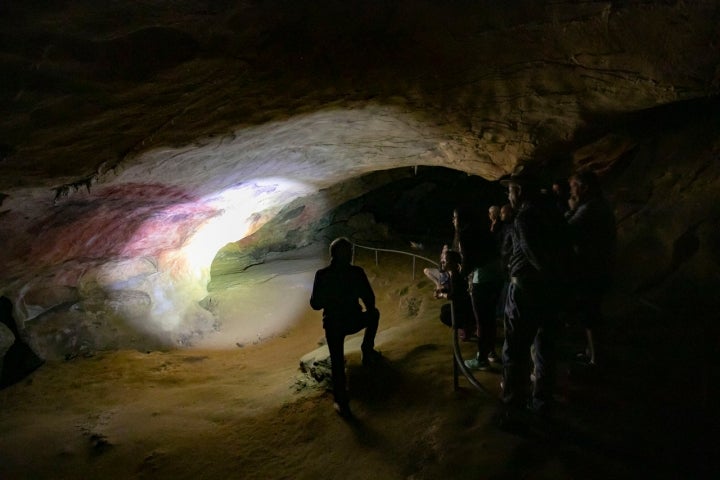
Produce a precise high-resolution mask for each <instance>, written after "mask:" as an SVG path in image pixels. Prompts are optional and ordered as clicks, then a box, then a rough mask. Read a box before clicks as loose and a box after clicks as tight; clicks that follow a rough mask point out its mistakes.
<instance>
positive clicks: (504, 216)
mask: <svg viewBox="0 0 720 480" xmlns="http://www.w3.org/2000/svg"><path fill="white" fill-rule="evenodd" d="M512 217H513V209H512V207H511V206H510V204H509V203H506V204H505V205H503V206H502V208H500V220H501V221H503V222H509V221H510V220H512Z"/></svg>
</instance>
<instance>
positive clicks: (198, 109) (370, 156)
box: [0, 0, 720, 321]
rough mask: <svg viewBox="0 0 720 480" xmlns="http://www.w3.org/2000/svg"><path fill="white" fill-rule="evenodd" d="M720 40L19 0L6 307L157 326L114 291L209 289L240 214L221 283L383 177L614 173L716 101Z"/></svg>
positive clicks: (490, 22) (650, 24)
mask: <svg viewBox="0 0 720 480" xmlns="http://www.w3.org/2000/svg"><path fill="white" fill-rule="evenodd" d="M718 25H720V6H718V5H717V3H716V2H710V1H706V2H702V1H700V2H674V1H632V0H628V1H620V2H615V1H613V2H609V1H588V2H549V1H519V0H518V1H508V2H495V1H456V2H445V1H419V0H412V1H410V0H406V1H402V0H398V1H369V2H368V1H363V2H356V1H344V2H335V1H314V2H298V1H289V0H270V1H204V2H203V1H172V2H170V1H135V2H123V1H107V2H96V1H89V0H78V1H69V0H68V1H47V2H25V1H14V0H9V1H4V2H2V4H0V112H1V113H2V115H0V198H2V204H1V207H0V219H1V220H2V222H3V225H2V227H1V231H0V233H1V234H2V241H3V244H4V245H3V249H2V250H3V251H2V252H0V259H2V262H3V264H4V265H6V268H4V269H3V273H2V274H0V290H2V291H4V292H5V294H7V295H9V296H11V297H12V299H13V300H14V301H15V302H16V303H17V309H18V312H17V313H18V315H19V316H20V317H21V319H23V320H27V321H30V320H32V319H33V318H37V317H38V316H40V315H43V314H45V313H46V312H48V311H49V310H51V309H52V308H56V307H57V306H58V305H74V304H77V303H76V302H78V301H79V300H78V299H85V301H86V303H87V299H88V298H100V297H97V296H94V295H95V293H93V292H95V291H96V290H97V288H100V287H98V286H101V287H102V288H103V289H104V290H105V293H104V294H103V295H104V296H103V297H102V298H104V299H105V300H103V301H106V300H107V298H108V295H110V297H112V295H116V297H118V298H120V299H119V300H117V298H115V297H112V298H115V300H117V301H118V302H119V303H120V304H122V305H125V306H126V307H127V308H130V309H135V310H138V311H143V309H144V308H149V307H147V304H148V302H149V304H152V303H153V297H152V295H150V298H149V299H144V298H145V297H142V298H143V300H138V298H140V297H133V296H132V295H130V294H128V293H127V292H128V290H122V289H121V290H122V291H121V293H117V290H113V288H115V287H112V288H111V286H112V285H116V284H117V283H118V282H120V283H122V282H127V281H128V279H136V280H137V279H138V278H142V279H144V280H142V281H141V280H137V281H138V282H139V283H142V282H147V281H148V280H147V276H148V275H149V273H148V272H157V271H175V270H183V271H185V273H184V274H183V275H186V276H187V275H190V276H192V274H191V273H187V270H188V269H189V270H192V268H194V267H188V266H184V267H183V266H178V264H179V263H182V262H181V261H180V260H179V259H178V253H177V252H178V251H180V250H181V249H182V248H185V247H186V246H187V245H188V244H189V243H192V239H193V238H194V237H193V235H194V232H196V231H197V230H198V229H199V227H201V226H205V225H207V224H208V223H212V222H213V221H215V220H218V219H219V218H220V217H222V216H223V215H225V214H226V213H227V212H229V211H231V210H233V208H236V207H237V205H238V204H248V203H252V204H253V205H252V207H249V208H248V209H247V210H243V211H242V212H236V213H237V217H236V218H242V219H243V222H241V223H243V225H242V226H237V225H236V227H237V228H235V229H234V228H231V227H221V226H218V227H216V228H219V229H222V228H225V229H226V230H222V232H223V233H222V234H217V232H216V234H215V235H214V236H215V237H217V239H218V240H221V241H220V243H219V244H218V245H215V244H213V247H212V248H211V250H212V249H214V250H213V251H212V252H211V254H205V256H204V257H203V260H202V262H204V264H205V266H207V265H209V263H210V261H211V260H212V255H214V253H215V252H216V251H217V248H218V247H219V246H221V245H222V244H223V243H226V242H228V241H235V240H239V239H241V238H243V237H244V236H246V235H248V233H249V232H252V231H254V230H256V229H257V228H258V226H259V225H261V224H262V223H263V222H265V221H267V219H268V218H270V217H271V216H272V214H273V212H277V211H278V210H279V209H280V208H281V207H282V206H283V205H286V204H288V203H290V202H292V201H294V200H295V199H297V198H301V197H303V196H307V195H313V194H316V193H317V192H318V191H322V190H323V189H325V190H327V189H330V190H332V188H331V187H333V186H336V185H338V184H342V183H343V182H347V181H350V180H352V179H354V178H357V177H359V176H361V175H363V174H366V173H368V172H374V171H378V170H387V169H393V168H398V167H417V166H443V167H448V168H452V169H456V170H461V171H464V172H467V173H468V174H472V175H478V176H481V177H483V178H486V179H488V180H496V179H498V178H500V177H501V176H502V175H505V174H507V173H510V172H512V171H514V170H515V169H517V168H518V167H520V166H526V165H541V166H548V165H551V164H552V162H553V161H554V159H559V158H563V159H567V158H569V157H572V156H573V155H574V157H573V158H575V159H576V160H578V159H580V160H581V161H582V160H583V159H585V160H587V159H590V160H595V159H596V157H598V156H600V157H602V156H603V155H605V156H607V158H608V159H609V160H608V161H612V160H613V159H615V158H617V157H618V155H620V154H621V153H622V152H624V151H626V150H627V149H628V148H631V147H632V142H631V141H630V140H628V139H626V138H623V137H622V136H618V135H617V134H614V135H610V136H608V135H606V133H607V132H605V131H604V130H603V128H604V126H605V125H606V123H607V119H608V118H613V117H614V116H618V115H626V114H632V113H633V112H638V111H644V110H647V109H652V108H655V107H660V106H665V105H671V104H675V103H678V102H687V101H693V100H697V99H704V98H710V97H713V96H715V95H717V93H718V91H719V90H720V27H718ZM583 132H585V133H583ZM587 132H595V133H594V134H596V136H595V137H593V136H592V135H588V134H587ZM356 187H357V185H356ZM330 190H328V191H330ZM336 190H338V189H337V188H335V191H336ZM339 190H342V189H339ZM361 190H362V189H361V188H360V187H357V188H356V190H353V189H352V188H351V189H350V190H345V191H344V192H341V193H339V194H338V198H339V199H347V197H348V195H351V194H352V195H354V194H356V193H358V192H360V191H361ZM334 201H335V203H337V201H339V200H337V199H336V200H334ZM330 203H333V201H330ZM324 212H325V210H324V209H323V208H322V207H317V208H316V211H312V209H310V208H308V209H307V210H306V211H305V213H304V215H305V216H306V217H307V218H306V220H308V219H312V218H318V217H319V216H321V215H322V214H323V213H324ZM58 265H62V267H61V268H60V267H58ZM39 278H40V279H41V280H38V279H39ZM121 281H122V282H121ZM155 287H158V286H157V285H155ZM155 287H153V288H155ZM108 289H109V290H108ZM136 290H137V291H141V292H145V293H147V292H148V291H150V290H152V288H151V287H149V286H148V285H147V284H143V285H142V286H137V288H136V289H134V290H132V291H136ZM108 291H111V292H116V293H112V294H108V293H107V292H108ZM128 295H130V296H129V297H128ZM133 295H134V294H133ZM141 296H142V295H141ZM98 301H99V300H98ZM128 305H129V306H128Z"/></svg>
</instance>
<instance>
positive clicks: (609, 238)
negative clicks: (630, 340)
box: [565, 171, 616, 366]
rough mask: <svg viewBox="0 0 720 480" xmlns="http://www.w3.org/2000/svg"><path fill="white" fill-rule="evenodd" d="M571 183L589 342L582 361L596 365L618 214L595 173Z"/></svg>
mask: <svg viewBox="0 0 720 480" xmlns="http://www.w3.org/2000/svg"><path fill="white" fill-rule="evenodd" d="M569 182H570V198H571V201H570V202H569V204H570V206H571V209H570V210H569V211H568V212H567V213H566V214H565V215H566V218H567V222H568V232H569V235H570V242H571V244H572V247H573V252H574V262H573V265H575V271H574V280H575V282H574V285H575V305H574V306H575V309H574V311H575V312H576V313H577V314H578V315H579V320H580V323H581V325H582V326H583V327H584V329H585V337H586V341H587V344H586V348H585V351H584V352H582V353H580V354H579V358H580V359H581V360H583V361H585V362H587V363H588V364H589V365H593V366H594V365H596V364H597V363H596V362H597V354H596V349H597V338H596V336H597V328H598V326H599V324H600V323H601V320H602V313H601V306H602V298H603V296H604V294H605V293H606V292H607V290H608V288H609V286H610V281H611V276H612V267H613V260H614V257H615V243H616V235H615V214H614V213H613V211H612V208H611V207H610V205H609V204H608V202H607V201H606V200H605V198H604V196H603V193H602V189H601V187H600V181H599V180H598V177H597V175H595V173H594V172H592V171H582V172H576V173H575V174H573V175H572V176H571V177H570V180H569Z"/></svg>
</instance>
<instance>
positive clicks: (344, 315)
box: [310, 237, 381, 417]
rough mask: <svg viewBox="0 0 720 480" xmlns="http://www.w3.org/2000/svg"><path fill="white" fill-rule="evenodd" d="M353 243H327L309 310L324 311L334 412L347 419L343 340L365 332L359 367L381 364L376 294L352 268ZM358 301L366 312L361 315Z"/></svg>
mask: <svg viewBox="0 0 720 480" xmlns="http://www.w3.org/2000/svg"><path fill="white" fill-rule="evenodd" d="M352 249H353V246H352V243H351V242H350V240H348V239H347V238H345V237H340V238H336V239H335V240H333V241H332V243H330V265H328V266H327V267H325V268H322V269H320V270H318V271H317V272H315V280H314V283H313V289H312V294H311V296H310V306H311V307H312V308H313V309H314V310H321V309H322V311H323V328H324V329H325V338H326V340H327V346H328V350H330V364H331V365H330V366H331V371H332V373H331V375H332V384H333V395H334V398H335V403H334V408H335V410H336V411H337V412H338V414H340V415H341V416H343V417H350V416H351V415H352V414H351V411H350V405H349V397H348V393H347V390H346V385H345V384H346V379H345V353H344V344H345V336H346V335H351V334H353V333H357V332H359V331H360V330H362V329H365V333H364V336H363V341H362V344H361V346H360V349H361V352H362V363H363V365H364V366H371V365H374V364H376V363H377V362H379V361H380V358H381V355H380V353H379V352H377V351H376V350H375V335H376V333H377V330H378V323H379V320H380V312H379V311H378V309H377V308H375V293H374V292H373V289H372V287H371V286H370V282H369V281H368V278H367V275H366V274H365V271H364V270H363V269H362V268H361V267H358V266H357V265H352ZM360 300H362V303H363V305H364V306H365V310H364V311H363V309H362V307H361V305H360V302H359V301H360Z"/></svg>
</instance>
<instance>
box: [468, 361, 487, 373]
mask: <svg viewBox="0 0 720 480" xmlns="http://www.w3.org/2000/svg"><path fill="white" fill-rule="evenodd" d="M465 366H466V367H467V368H469V369H470V370H480V371H485V370H490V364H489V363H488V362H487V360H479V359H477V358H471V359H470V360H465Z"/></svg>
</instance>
